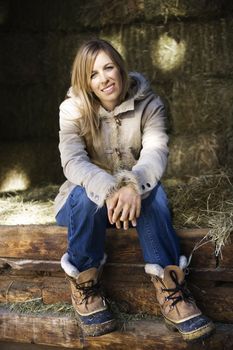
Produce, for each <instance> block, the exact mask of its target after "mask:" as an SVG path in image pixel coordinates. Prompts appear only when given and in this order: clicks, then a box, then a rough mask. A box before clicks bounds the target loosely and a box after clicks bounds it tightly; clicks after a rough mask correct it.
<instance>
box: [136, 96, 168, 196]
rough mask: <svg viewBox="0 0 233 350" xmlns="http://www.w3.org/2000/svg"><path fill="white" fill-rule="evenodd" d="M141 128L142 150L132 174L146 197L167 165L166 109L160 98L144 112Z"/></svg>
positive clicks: (155, 99) (154, 100) (153, 100)
mask: <svg viewBox="0 0 233 350" xmlns="http://www.w3.org/2000/svg"><path fill="white" fill-rule="evenodd" d="M141 128H142V149H141V152H140V157H139V159H138V161H137V163H136V164H135V165H134V166H133V168H132V174H133V176H135V177H136V178H137V181H138V184H139V188H140V193H141V194H142V195H144V194H146V193H147V192H149V191H151V190H152V189H153V188H154V187H155V186H156V185H157V183H158V181H159V180H160V179H161V177H162V175H163V173H164V171H165V169H166V165H167V156H168V145H167V143H168V136H167V134H166V130H165V108H164V105H163V103H162V101H161V99H160V98H159V97H154V98H153V99H152V101H151V102H150V103H148V105H147V107H146V109H145V110H144V111H143V112H142V122H141Z"/></svg>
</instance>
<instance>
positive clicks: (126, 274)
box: [0, 264, 233, 322]
mask: <svg viewBox="0 0 233 350" xmlns="http://www.w3.org/2000/svg"><path fill="white" fill-rule="evenodd" d="M202 273H203V275H202ZM211 274H212V276H213V280H211ZM221 274H222V270H220V271H218V273H217V272H215V271H214V270H211V269H208V270H205V271H204V272H203V271H202V272H201V271H199V270H197V271H195V270H193V271H192V272H191V274H190V276H188V278H187V280H188V285H189V287H190V289H191V291H192V293H193V295H194V297H195V298H196V300H197V302H198V305H199V306H200V307H201V309H202V310H203V312H205V313H206V314H207V315H208V316H210V317H211V318H213V319H215V320H218V321H222V320H224V321H226V322H232V320H233V293H232V290H233V286H232V279H231V280H230V275H229V274H227V278H228V279H229V280H227V281H223V276H221ZM206 276H208V279H206ZM231 277H232V275H231ZM214 278H215V279H214ZM103 284H104V287H105V290H106V292H107V295H108V296H109V297H110V299H112V300H115V301H116V302H117V303H118V304H119V306H120V308H123V311H124V312H129V313H148V314H152V315H158V314H160V310H159V306H158V304H157V301H156V299H155V290H154V287H153V284H152V283H151V281H150V278H149V276H147V275H146V274H145V272H144V266H143V265H141V264H138V265H135V264H131V265H129V264H107V265H106V266H105V268H104V273H103ZM37 297H41V298H42V301H43V302H44V303H46V304H53V303H58V302H70V288H69V283H68V281H67V280H66V279H65V276H64V273H63V272H61V271H60V272H59V271H55V272H53V271H27V270H11V271H9V272H8V273H7V274H2V275H1V277H0V302H6V301H8V302H21V301H26V300H29V299H34V298H37Z"/></svg>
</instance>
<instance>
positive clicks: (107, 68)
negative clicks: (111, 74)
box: [105, 66, 114, 70]
mask: <svg viewBox="0 0 233 350" xmlns="http://www.w3.org/2000/svg"><path fill="white" fill-rule="evenodd" d="M113 68H114V67H113V66H107V67H106V68H105V69H106V70H112V69H113Z"/></svg>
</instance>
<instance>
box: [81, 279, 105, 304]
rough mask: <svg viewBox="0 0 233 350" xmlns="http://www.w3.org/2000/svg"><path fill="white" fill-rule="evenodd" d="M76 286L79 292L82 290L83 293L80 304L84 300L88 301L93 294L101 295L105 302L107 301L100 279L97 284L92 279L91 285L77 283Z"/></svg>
mask: <svg viewBox="0 0 233 350" xmlns="http://www.w3.org/2000/svg"><path fill="white" fill-rule="evenodd" d="M76 288H77V290H78V291H79V292H81V295H82V300H81V302H80V304H83V303H84V302H85V303H87V301H88V298H89V297H91V296H100V297H101V298H102V299H103V302H105V297H104V293H103V289H102V285H101V283H100V282H99V281H98V282H97V283H95V284H93V281H91V285H90V286H85V284H84V283H83V284H77V285H76Z"/></svg>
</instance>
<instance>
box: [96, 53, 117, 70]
mask: <svg viewBox="0 0 233 350" xmlns="http://www.w3.org/2000/svg"><path fill="white" fill-rule="evenodd" d="M108 63H113V60H112V58H111V57H110V56H109V55H108V54H107V53H106V52H105V51H100V52H99V53H98V54H97V56H96V59H95V61H94V64H93V70H98V69H100V68H102V67H103V66H105V65H106V64H108Z"/></svg>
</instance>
